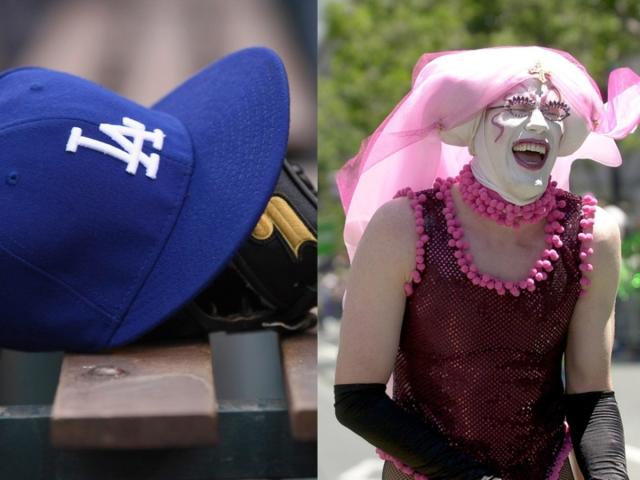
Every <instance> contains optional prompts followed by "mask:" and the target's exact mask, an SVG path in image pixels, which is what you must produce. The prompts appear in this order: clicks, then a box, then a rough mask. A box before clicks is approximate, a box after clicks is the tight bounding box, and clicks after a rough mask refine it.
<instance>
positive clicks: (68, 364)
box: [0, 332, 317, 480]
mask: <svg viewBox="0 0 640 480" xmlns="http://www.w3.org/2000/svg"><path fill="white" fill-rule="evenodd" d="M279 345H280V354H281V365H282V373H283V380H284V389H285V391H286V401H284V400H282V399H266V400H265V399H258V400H256V401H255V402H251V401H245V400H243V401H234V400H224V399H223V400H219V399H217V397H216V392H215V387H214V377H213V370H212V358H213V362H215V358H216V355H215V351H212V349H211V346H210V345H209V343H207V342H205V341H190V342H169V343H150V344H136V345H131V346H128V347H125V348H121V349H118V350H114V351H112V352H109V353H104V354H93V355H85V354H67V355H65V357H64V360H63V364H62V370H61V374H60V380H59V383H58V388H57V392H56V397H55V401H54V404H53V406H52V407H48V406H9V407H4V408H2V407H0V478H12V479H15V480H20V479H22V478H25V479H26V478H29V479H30V478H43V479H45V478H55V479H64V478H70V479H72V478H74V479H75V478H92V479H102V478H104V479H107V478H108V479H111V478H118V479H127V478H149V479H151V478H162V479H164V478H167V479H176V480H179V479H181V478H185V479H186V478H188V479H190V480H194V479H198V478H203V479H205V478H207V479H208V478H216V479H217V478H220V479H223V478H311V477H315V476H316V475H317V473H316V472H317V453H316V435H317V398H316V378H317V377H316V364H317V360H316V358H317V357H316V351H317V341H316V333H315V332H307V333H301V334H295V335H289V336H282V337H280V339H279ZM26 451H31V452H38V455H35V457H34V458H36V459H37V460H36V461H34V460H31V461H26V456H25V455H24V452H26ZM5 455H8V457H10V458H13V459H16V458H18V459H19V458H23V459H25V461H24V462H22V463H20V464H18V463H17V462H12V461H8V460H7V459H5V458H4V456H5ZM35 472H40V473H39V474H37V475H36V474H35ZM42 472H44V473H42Z"/></svg>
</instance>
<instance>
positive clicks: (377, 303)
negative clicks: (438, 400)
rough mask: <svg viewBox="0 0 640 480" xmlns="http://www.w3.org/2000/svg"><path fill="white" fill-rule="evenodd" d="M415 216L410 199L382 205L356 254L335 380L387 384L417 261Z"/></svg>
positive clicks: (344, 314)
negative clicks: (405, 287)
mask: <svg viewBox="0 0 640 480" xmlns="http://www.w3.org/2000/svg"><path fill="white" fill-rule="evenodd" d="M415 243H416V233H415V219H414V216H413V210H412V209H411V207H410V206H409V201H408V200H407V199H406V198H398V199H396V200H393V201H391V202H389V203H387V204H385V205H384V206H383V207H381V208H380V209H379V210H378V211H377V212H376V214H375V215H374V216H373V218H372V219H371V222H370V223H369V225H368V227H367V229H366V231H365V233H364V235H363V237H362V240H361V241H360V245H359V246H358V250H357V252H356V255H355V257H354V259H353V263H352V265H351V270H350V272H349V279H348V281H347V293H346V296H345V301H344V313H343V317H342V322H341V332H340V350H339V353H338V361H337V367H336V384H346V383H386V382H387V380H388V379H389V376H390V375H391V371H392V369H393V364H394V361H395V356H396V353H397V350H398V342H399V338H400V330H401V327H402V316H403V313H404V304H405V299H406V297H405V293H404V290H403V285H404V282H406V281H407V280H408V279H409V276H410V273H411V271H412V270H413V268H414V262H415Z"/></svg>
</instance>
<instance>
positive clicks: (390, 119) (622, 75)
mask: <svg viewBox="0 0 640 480" xmlns="http://www.w3.org/2000/svg"><path fill="white" fill-rule="evenodd" d="M531 77H538V78H542V77H544V79H545V80H549V81H550V82H551V83H553V85H554V87H555V88H557V89H558V90H559V91H560V94H561V95H562V99H563V100H564V101H565V102H566V103H568V104H569V106H570V108H571V115H572V116H574V115H576V116H578V117H579V118H580V119H582V120H583V121H584V123H585V124H586V126H587V129H588V131H589V134H588V136H587V137H586V140H585V141H584V142H583V144H582V146H581V147H580V148H578V150H577V151H575V152H574V153H573V154H571V155H568V156H564V157H558V159H557V161H556V164H555V166H554V169H553V171H552V172H551V175H552V177H553V179H554V180H556V181H557V182H558V185H559V186H560V187H561V188H568V185H569V172H570V169H571V164H572V163H573V161H574V160H575V159H578V158H589V159H592V160H595V161H596V162H599V163H602V164H604V165H608V166H612V167H615V166H618V165H620V164H621V162H622V160H621V157H620V151H619V150H618V147H617V146H616V144H615V142H614V139H621V138H624V137H626V136H627V135H628V134H629V133H631V132H633V131H634V130H635V128H636V126H637V125H638V123H639V122H640V77H639V76H638V75H636V74H635V73H634V72H633V71H632V70H630V69H628V68H619V69H616V70H614V71H613V72H611V74H610V76H609V85H608V102H607V103H603V101H602V96H601V95H600V91H599V89H598V86H597V84H596V83H595V81H594V80H593V79H592V78H591V77H590V76H589V74H588V73H587V71H586V69H585V68H584V66H582V65H581V64H580V63H579V62H578V61H577V60H576V59H575V58H573V57H572V56H571V55H570V54H568V53H566V52H563V51H561V50H554V49H550V48H543V47H497V48H485V49H480V50H461V51H450V52H437V53H427V54H424V55H423V56H422V57H421V58H420V59H419V60H418V63H417V64H416V66H415V68H414V71H413V82H412V88H411V90H410V91H409V93H408V94H407V95H406V96H405V97H404V98H403V99H402V100H401V101H400V103H398V105H396V107H395V108H394V109H393V111H392V112H391V113H390V114H389V115H388V116H387V118H386V119H385V120H384V121H383V122H382V124H381V125H380V126H379V127H378V128H377V129H376V130H375V132H374V133H373V135H371V136H370V137H368V138H367V139H365V140H364V141H363V142H362V145H361V146H360V151H359V152H358V154H357V155H356V156H355V157H353V158H352V159H351V160H349V161H348V162H347V163H346V164H345V165H344V166H343V167H342V169H341V170H340V171H339V172H338V175H337V184H338V190H339V192H340V198H341V201H342V206H343V208H344V210H345V213H346V223H345V230H344V240H345V244H346V246H347V251H348V253H349V257H350V258H353V254H354V253H355V249H356V247H357V245H358V242H359V241H360V237H361V236H362V233H363V232H364V230H365V228H366V226H367V224H368V222H369V219H370V218H371V217H372V216H373V214H374V213H375V211H376V210H377V209H378V208H379V207H380V206H381V205H382V204H384V203H385V202H387V201H389V200H390V199H391V198H393V196H394V194H395V193H396V192H397V191H398V190H399V189H401V188H404V187H411V188H412V189H413V190H414V191H417V190H423V189H425V188H430V187H431V186H432V185H433V181H434V180H435V179H436V178H437V177H443V178H444V177H449V176H455V175H456V174H457V173H458V172H459V171H460V169H461V168H462V167H463V166H464V165H465V164H466V163H468V162H469V161H470V160H471V158H472V157H471V155H470V153H469V151H468V149H467V147H457V146H452V145H448V144H445V143H443V142H442V140H441V138H440V135H439V133H438V132H439V131H441V130H442V131H445V130H449V129H451V128H454V127H457V126H460V125H462V124H463V123H465V122H467V121H469V120H471V119H472V118H473V117H474V116H475V115H477V114H478V113H480V112H482V111H483V110H484V109H485V108H486V107H487V106H489V105H491V104H493V103H495V102H496V101H499V100H501V99H502V98H503V96H504V95H505V94H506V93H507V92H508V91H509V90H511V89H512V88H514V87H515V86H516V85H518V84H520V83H521V82H523V81H524V80H527V79H528V78H531Z"/></svg>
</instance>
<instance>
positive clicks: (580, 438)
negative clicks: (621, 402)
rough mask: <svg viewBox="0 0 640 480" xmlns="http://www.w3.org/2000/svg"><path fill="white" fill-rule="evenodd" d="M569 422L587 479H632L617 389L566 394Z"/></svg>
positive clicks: (572, 438)
mask: <svg viewBox="0 0 640 480" xmlns="http://www.w3.org/2000/svg"><path fill="white" fill-rule="evenodd" d="M565 406H566V412H567V413H566V415H567V423H568V424H569V427H570V431H571V440H572V442H573V449H574V451H575V453H576V458H577V460H578V464H579V465H580V469H581V470H582V473H583V474H584V475H585V478H586V480H628V479H629V476H628V475H627V466H626V459H625V452H624V431H623V429H622V419H621V418H620V411H619V410H618V404H617V403H616V398H615V395H614V393H613V392H588V393H577V394H572V395H565Z"/></svg>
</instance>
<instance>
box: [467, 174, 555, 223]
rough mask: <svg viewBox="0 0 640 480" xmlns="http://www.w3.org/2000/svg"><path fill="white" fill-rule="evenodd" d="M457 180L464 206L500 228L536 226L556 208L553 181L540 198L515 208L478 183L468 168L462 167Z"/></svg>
mask: <svg viewBox="0 0 640 480" xmlns="http://www.w3.org/2000/svg"><path fill="white" fill-rule="evenodd" d="M456 180H457V182H458V185H459V193H460V198H461V199H462V200H463V201H464V203H465V204H466V205H467V206H468V207H469V208H470V209H471V210H473V211H474V212H475V213H476V214H477V215H478V216H480V217H484V218H486V219H488V220H490V221H493V222H494V223H497V224H498V225H501V226H506V227H512V228H516V229H518V228H520V227H521V226H522V225H526V224H537V223H539V222H540V220H542V219H544V218H545V217H546V216H547V215H548V214H549V212H551V211H552V210H553V209H554V208H555V205H556V195H555V191H556V184H555V182H550V183H549V185H548V187H547V189H546V190H545V192H544V193H543V194H542V196H540V197H539V198H537V199H536V200H534V201H533V202H531V203H528V204H526V205H515V204H513V203H510V202H508V201H507V200H505V199H504V198H503V197H501V196H500V195H499V194H498V193H496V192H494V191H493V190H490V189H488V188H487V187H485V186H484V185H482V184H481V183H480V182H478V180H477V179H476V178H475V176H474V174H473V171H472V169H471V166H469V165H465V166H464V168H463V169H462V171H461V172H460V175H459V176H458V178H457V179H456Z"/></svg>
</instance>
